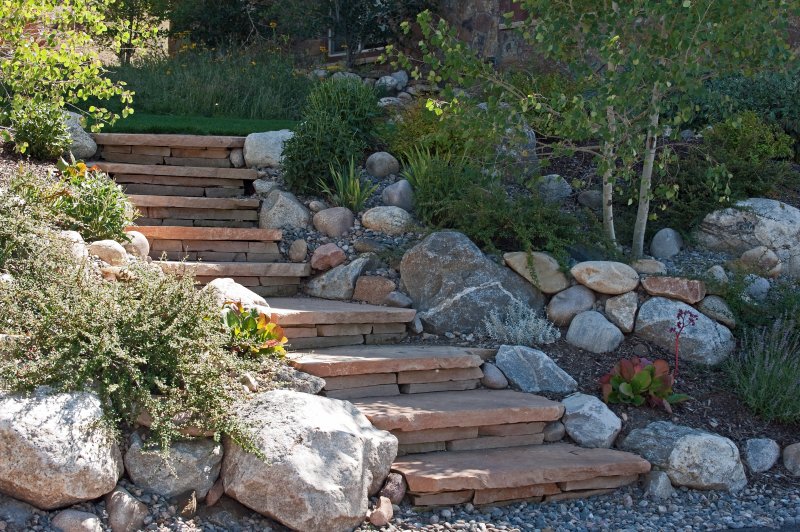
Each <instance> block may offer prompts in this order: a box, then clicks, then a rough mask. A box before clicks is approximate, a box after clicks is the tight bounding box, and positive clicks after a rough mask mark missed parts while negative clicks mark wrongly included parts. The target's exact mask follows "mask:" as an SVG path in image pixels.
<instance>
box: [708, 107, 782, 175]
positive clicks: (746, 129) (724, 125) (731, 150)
mask: <svg viewBox="0 0 800 532" xmlns="http://www.w3.org/2000/svg"><path fill="white" fill-rule="evenodd" d="M703 136H704V138H705V142H706V144H707V145H708V148H709V151H712V152H713V155H714V157H717V158H718V159H721V160H722V161H725V162H726V164H731V163H738V164H754V165H758V164H762V163H764V162H766V161H768V160H771V159H787V158H790V157H791V156H792V138H791V137H790V136H789V135H787V134H786V133H784V132H783V131H782V130H781V128H780V127H778V126H776V125H774V124H769V123H767V122H765V121H764V120H763V119H762V118H760V117H759V116H758V115H757V114H756V113H755V112H753V111H744V112H742V113H740V114H738V115H734V116H732V117H730V118H728V119H727V120H724V121H722V122H718V123H716V124H714V125H713V126H712V127H711V128H710V129H709V130H707V131H705V132H704V133H703Z"/></svg>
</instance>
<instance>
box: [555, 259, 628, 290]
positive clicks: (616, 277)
mask: <svg viewBox="0 0 800 532" xmlns="http://www.w3.org/2000/svg"><path fill="white" fill-rule="evenodd" d="M570 273H571V274H572V276H573V277H574V278H575V279H576V280H577V281H578V282H579V283H581V284H582V285H584V286H586V287H588V288H590V289H592V290H594V291H595V292H599V293H601V294H609V295H612V296H616V295H619V294H624V293H625V292H630V291H632V290H635V289H636V287H637V286H639V274H637V273H636V270H634V269H633V268H631V267H630V266H628V265H627V264H623V263H621V262H612V261H602V260H591V261H586V262H579V263H578V264H576V265H575V266H573V267H572V269H571V270H570Z"/></svg>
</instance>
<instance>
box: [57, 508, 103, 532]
mask: <svg viewBox="0 0 800 532" xmlns="http://www.w3.org/2000/svg"><path fill="white" fill-rule="evenodd" d="M51 523H52V525H53V526H54V527H56V528H57V529H58V530H63V531H64V532H103V524H102V522H101V521H100V518H99V517H97V516H96V515H94V514H91V513H89V512H81V511H79V510H61V511H60V512H58V513H57V514H56V515H55V516H54V517H53V520H52V521H51Z"/></svg>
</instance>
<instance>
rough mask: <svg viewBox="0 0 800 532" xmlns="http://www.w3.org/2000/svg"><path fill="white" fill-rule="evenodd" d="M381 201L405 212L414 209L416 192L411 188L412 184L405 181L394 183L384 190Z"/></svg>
mask: <svg viewBox="0 0 800 532" xmlns="http://www.w3.org/2000/svg"><path fill="white" fill-rule="evenodd" d="M381 199H382V200H383V204H384V205H389V206H391V207H400V208H401V209H403V210H405V211H411V210H413V209H414V191H413V190H412V188H411V183H409V182H408V181H407V180H405V179H401V180H400V181H398V182H397V183H392V184H391V185H389V186H388V187H386V188H385V189H383V192H382V193H381Z"/></svg>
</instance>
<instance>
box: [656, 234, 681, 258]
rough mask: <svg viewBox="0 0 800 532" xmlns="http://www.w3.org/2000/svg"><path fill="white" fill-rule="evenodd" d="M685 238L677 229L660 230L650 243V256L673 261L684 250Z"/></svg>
mask: <svg viewBox="0 0 800 532" xmlns="http://www.w3.org/2000/svg"><path fill="white" fill-rule="evenodd" d="M683 245H684V244H683V237H682V236H681V234H680V233H679V232H677V231H676V230H675V229H670V228H669V227H665V228H663V229H661V230H659V231H658V232H657V233H656V234H655V235H654V236H653V241H652V242H651V243H650V254H651V255H652V256H654V257H655V258H657V259H671V258H672V257H674V256H675V255H677V254H678V253H680V252H681V250H682V249H683Z"/></svg>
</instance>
